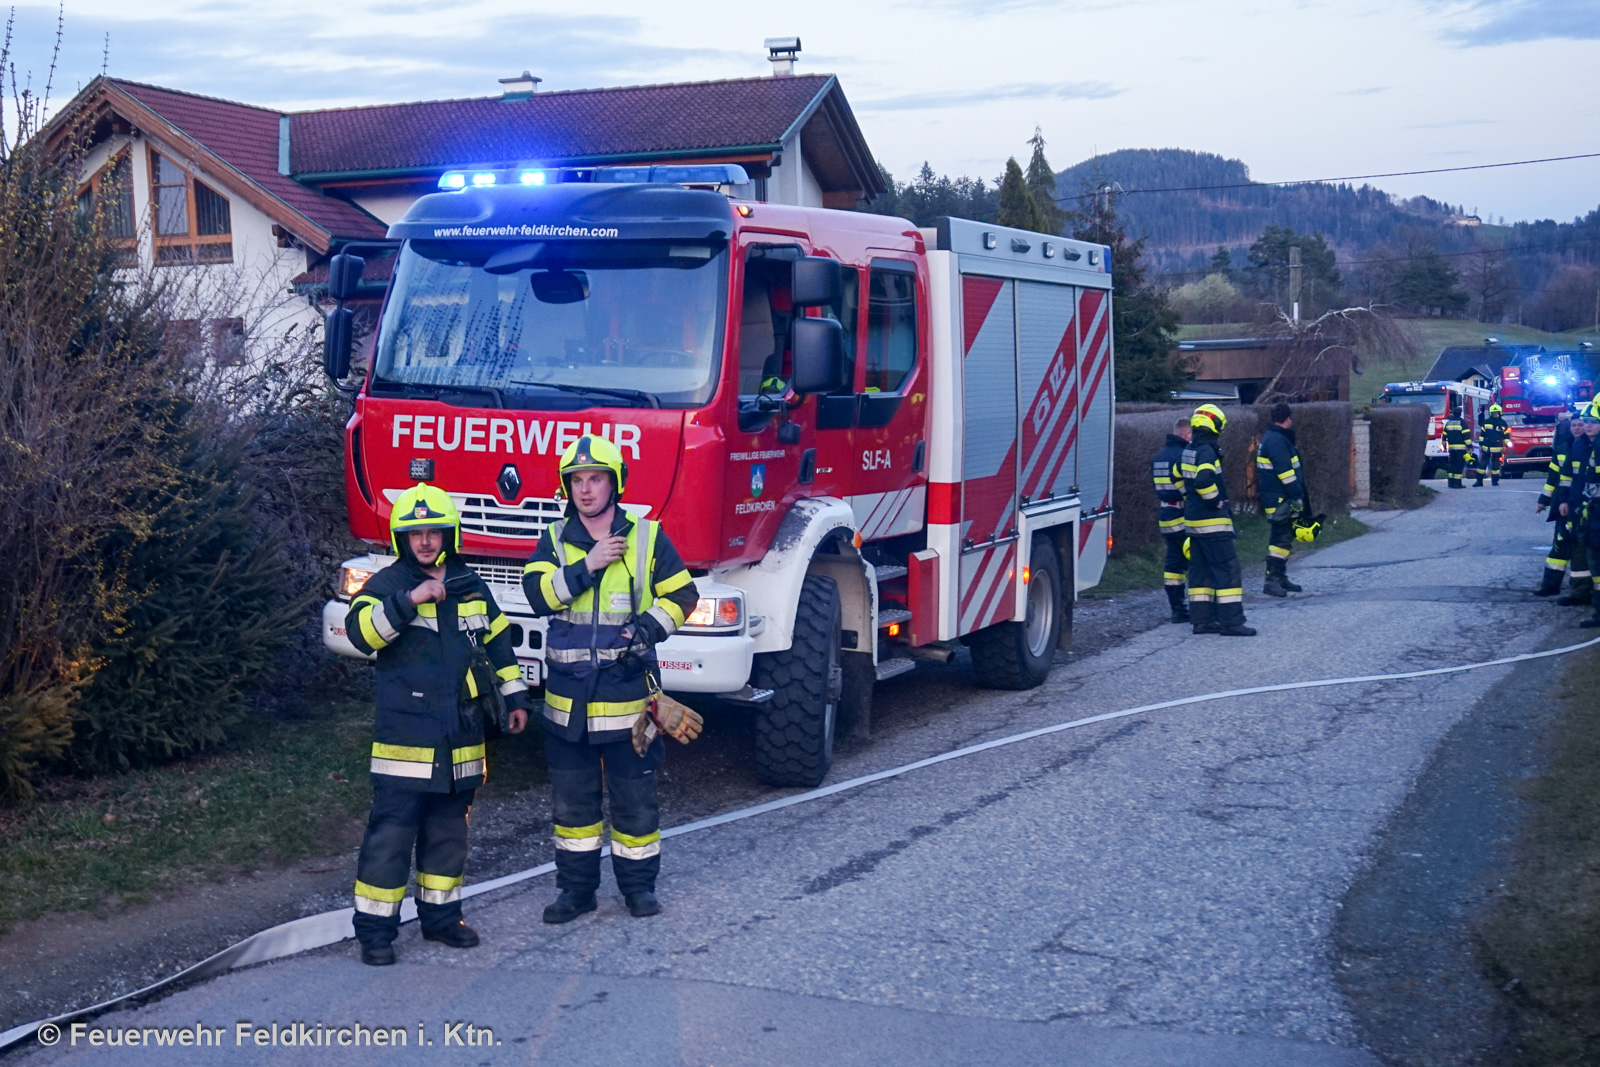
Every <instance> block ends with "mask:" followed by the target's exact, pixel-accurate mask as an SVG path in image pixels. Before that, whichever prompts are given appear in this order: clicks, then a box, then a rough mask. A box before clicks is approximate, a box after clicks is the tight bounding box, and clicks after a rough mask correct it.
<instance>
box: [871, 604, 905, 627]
mask: <svg viewBox="0 0 1600 1067" xmlns="http://www.w3.org/2000/svg"><path fill="white" fill-rule="evenodd" d="M910 621H911V612H909V611H907V610H906V609H905V608H884V609H883V610H882V611H880V612H878V629H880V630H881V629H883V628H884V627H885V626H888V625H889V624H890V623H892V622H910Z"/></svg>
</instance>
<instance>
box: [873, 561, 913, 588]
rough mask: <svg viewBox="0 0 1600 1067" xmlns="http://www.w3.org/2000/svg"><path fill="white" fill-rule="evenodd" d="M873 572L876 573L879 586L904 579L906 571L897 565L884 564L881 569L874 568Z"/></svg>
mask: <svg viewBox="0 0 1600 1067" xmlns="http://www.w3.org/2000/svg"><path fill="white" fill-rule="evenodd" d="M873 570H874V571H876V572H877V577H878V582H879V583H880V584H881V583H883V582H892V581H894V580H895V579H896V578H904V577H905V576H906V569H905V568H904V567H902V566H900V565H899V564H898V563H885V564H884V565H883V566H881V567H874V568H873Z"/></svg>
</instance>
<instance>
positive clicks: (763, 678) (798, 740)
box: [750, 574, 844, 786]
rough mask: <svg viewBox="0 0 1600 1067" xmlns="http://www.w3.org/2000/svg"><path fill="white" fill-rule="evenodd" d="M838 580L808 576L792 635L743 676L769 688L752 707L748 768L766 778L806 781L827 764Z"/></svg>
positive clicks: (837, 677) (838, 674) (824, 771)
mask: <svg viewBox="0 0 1600 1067" xmlns="http://www.w3.org/2000/svg"><path fill="white" fill-rule="evenodd" d="M839 640H840V623H839V587H838V586H837V585H835V584H834V581H833V579H832V578H824V577H823V576H821V575H819V574H812V575H808V576H807V577H806V579H805V583H804V584H803V585H802V586H801V587H800V603H799V606H798V607H797V608H796V609H795V619H794V641H793V643H792V644H790V646H789V647H788V648H786V649H784V650H783V651H781V652H763V653H760V654H759V655H757V656H756V658H755V663H754V664H753V665H752V667H751V671H750V674H751V683H752V684H753V685H754V686H755V687H756V688H758V689H770V690H772V697H771V699H769V700H768V701H767V702H766V703H764V704H762V705H761V706H760V710H759V711H757V713H756V721H755V733H756V774H757V776H759V777H760V779H761V780H762V781H763V782H766V783H768V784H769V785H791V786H792V785H798V786H814V785H817V784H819V783H820V782H821V781H822V780H823V779H824V778H826V777H827V776H828V769H829V768H830V767H831V766H833V730H834V723H835V720H836V718H837V716H838V707H839V695H840V692H841V690H842V689H843V685H844V671H843V670H842V669H841V668H840V666H839Z"/></svg>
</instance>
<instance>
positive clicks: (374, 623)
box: [351, 595, 400, 650]
mask: <svg viewBox="0 0 1600 1067" xmlns="http://www.w3.org/2000/svg"><path fill="white" fill-rule="evenodd" d="M351 605H352V606H353V607H354V608H355V609H356V622H357V624H358V625H359V626H360V627H361V636H362V637H363V638H365V639H366V642H367V644H368V645H369V646H370V647H371V648H372V649H374V650H377V649H380V648H387V647H389V645H391V644H393V643H394V642H395V641H396V640H398V639H399V637H400V631H399V630H397V629H396V628H395V626H394V624H393V623H392V622H390V621H389V613H388V611H387V610H385V609H384V606H383V601H381V600H379V599H378V598H377V597H375V596H370V595H366V596H358V597H356V598H355V599H354V600H353V601H351Z"/></svg>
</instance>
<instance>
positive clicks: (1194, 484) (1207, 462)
mask: <svg viewBox="0 0 1600 1067" xmlns="http://www.w3.org/2000/svg"><path fill="white" fill-rule="evenodd" d="M1227 424H1228V417H1227V416H1226V415H1224V414H1223V413H1222V409H1221V408H1219V407H1217V406H1216V405H1215V404H1202V405H1200V407H1198V408H1196V409H1195V413H1194V415H1193V416H1191V417H1190V419H1189V425H1190V427H1191V429H1192V431H1193V437H1192V438H1191V439H1190V441H1189V447H1188V448H1186V449H1184V450H1183V461H1182V467H1181V470H1182V473H1183V525H1184V528H1185V529H1186V530H1188V531H1189V617H1190V621H1191V622H1192V623H1193V624H1194V632H1195V633H1197V634H1224V635H1226V636H1228V637H1254V636H1255V635H1256V632H1255V630H1253V629H1251V628H1250V627H1248V626H1246V625H1245V624H1244V578H1243V576H1242V574H1241V572H1240V568H1239V553H1238V551H1237V550H1236V549H1235V548H1234V545H1233V511H1232V508H1231V507H1230V505H1229V503H1228V486H1227V483H1226V482H1224V481H1223V480H1222V453H1221V452H1220V451H1218V447H1217V439H1218V437H1219V435H1220V434H1221V433H1222V430H1223V428H1224V427H1225V426H1227Z"/></svg>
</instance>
